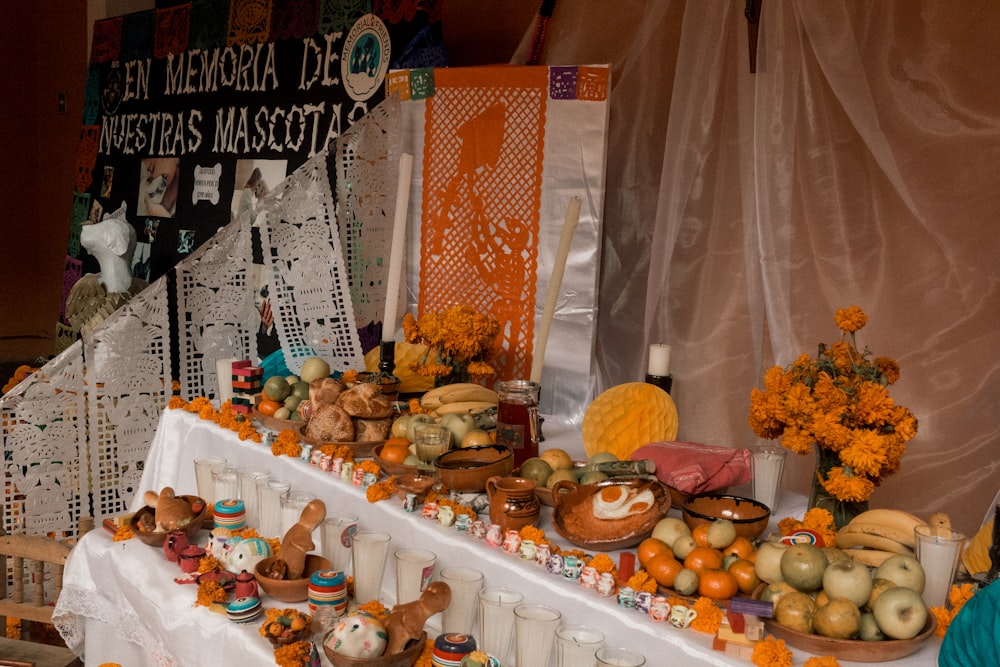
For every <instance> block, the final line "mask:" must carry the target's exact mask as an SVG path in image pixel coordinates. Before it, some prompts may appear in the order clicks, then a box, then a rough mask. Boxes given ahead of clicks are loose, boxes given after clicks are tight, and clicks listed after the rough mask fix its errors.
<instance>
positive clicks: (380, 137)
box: [337, 96, 402, 350]
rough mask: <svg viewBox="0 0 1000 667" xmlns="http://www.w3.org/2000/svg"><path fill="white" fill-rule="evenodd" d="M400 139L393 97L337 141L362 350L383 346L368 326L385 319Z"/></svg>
mask: <svg viewBox="0 0 1000 667" xmlns="http://www.w3.org/2000/svg"><path fill="white" fill-rule="evenodd" d="M401 136H402V135H401V124H400V103H399V99H398V98H396V97H394V96H392V97H389V98H388V99H386V100H385V101H384V102H383V103H382V104H380V105H379V106H377V107H376V108H375V109H373V110H372V111H370V112H369V113H367V114H366V115H365V116H364V117H362V118H361V119H360V120H359V121H358V122H356V123H354V125H352V126H351V127H350V129H348V130H346V131H345V132H344V133H343V134H342V135H341V136H340V137H339V138H338V139H337V167H338V172H337V202H338V207H339V208H338V223H339V224H338V228H339V230H340V241H341V244H342V245H343V248H344V263H345V264H346V266H347V272H348V276H349V281H350V286H351V301H352V303H353V304H354V314H355V321H356V322H357V324H358V326H359V327H362V329H359V332H358V333H359V336H361V337H362V338H361V348H362V350H370V349H371V348H373V347H375V346H376V345H377V344H378V338H375V337H374V335H375V333H376V331H374V330H371V331H369V333H368V334H367V335H369V336H372V338H371V339H365V338H364V336H365V333H364V331H365V330H364V329H363V327H365V326H366V325H368V324H369V323H371V322H381V321H382V317H384V314H385V299H386V283H387V281H388V268H389V248H390V246H391V245H392V229H393V219H394V215H395V210H396V205H395V197H396V180H397V178H398V176H397V174H398V172H399V155H400V137H401ZM394 296H396V297H398V295H394ZM388 326H390V327H396V326H398V323H389V325H388Z"/></svg>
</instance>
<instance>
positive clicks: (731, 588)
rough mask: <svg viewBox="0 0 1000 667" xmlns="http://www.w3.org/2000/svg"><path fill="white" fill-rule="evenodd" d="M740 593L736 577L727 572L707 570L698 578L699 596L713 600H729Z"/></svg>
mask: <svg viewBox="0 0 1000 667" xmlns="http://www.w3.org/2000/svg"><path fill="white" fill-rule="evenodd" d="M737 592H739V585H738V584H737V583H736V577H735V576H733V574H732V573H731V572H727V571H726V570H717V569H707V570H705V571H703V572H701V576H700V577H699V578H698V595H704V596H705V597H707V598H711V599H713V600H728V599H729V598H731V597H733V596H734V595H736V593H737Z"/></svg>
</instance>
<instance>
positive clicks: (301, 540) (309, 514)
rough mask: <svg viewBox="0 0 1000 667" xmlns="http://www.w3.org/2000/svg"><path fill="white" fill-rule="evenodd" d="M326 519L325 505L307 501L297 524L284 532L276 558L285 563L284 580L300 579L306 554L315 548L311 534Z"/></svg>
mask: <svg viewBox="0 0 1000 667" xmlns="http://www.w3.org/2000/svg"><path fill="white" fill-rule="evenodd" d="M325 518H326V504H325V503H324V502H323V501H322V500H319V499H318V498H317V499H315V500H311V501H309V504H307V505H306V506H305V507H303V508H302V513H301V514H299V520H298V523H296V524H295V525H294V526H292V527H291V528H289V529H288V531H287V532H285V536H284V537H283V538H282V539H281V551H280V553H279V554H278V557H279V558H280V559H281V560H283V561H284V562H285V577H284V578H285V579H301V578H302V571H303V570H304V569H305V564H306V554H308V553H309V552H310V551H312V550H313V549H315V548H316V545H315V544H314V543H313V539H312V533H313V531H314V530H316V527H317V526H319V524H321V523H323V519H325Z"/></svg>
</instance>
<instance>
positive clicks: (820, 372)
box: [749, 306, 917, 526]
mask: <svg viewBox="0 0 1000 667" xmlns="http://www.w3.org/2000/svg"><path fill="white" fill-rule="evenodd" d="M834 321H835V322H836V324H837V327H838V328H839V329H840V330H841V332H842V333H841V338H840V340H839V341H837V342H835V343H833V344H832V345H826V344H823V343H821V344H820V345H819V351H818V353H817V355H816V357H815V358H813V357H810V356H809V355H807V354H803V355H801V356H800V357H799V358H798V359H796V360H795V362H794V363H792V364H791V366H789V367H788V368H782V367H781V366H774V367H772V368H770V369H768V371H767V372H766V373H765V375H764V389H763V391H762V390H760V389H757V388H754V389H753V390H752V391H751V394H750V418H749V422H750V427H751V428H752V429H753V431H754V433H756V434H757V435H758V436H760V437H762V438H768V439H776V438H777V439H780V440H781V444H782V446H784V447H785V448H787V449H789V450H791V451H793V452H795V453H798V454H807V453H809V452H810V451H812V450H813V449H814V448H815V449H816V451H817V467H816V479H815V480H814V483H813V498H812V499H811V500H810V506H821V507H822V506H826V507H827V508H828V509H831V511H832V512H833V513H834V518H835V519H836V521H837V525H838V526H840V525H843V523H846V520H849V518H850V516H849V515H846V516H845V515H844V514H843V512H844V508H845V504H851V503H853V504H855V505H858V507H857V509H856V510H855V511H860V510H861V509H863V507H862V506H860V505H863V504H864V503H867V501H868V499H869V498H870V497H871V494H872V491H873V490H874V489H875V486H877V485H878V484H879V483H880V482H881V481H882V479H884V478H885V477H888V476H889V475H892V474H894V473H896V472H898V471H899V467H900V461H901V459H902V457H903V454H904V453H905V452H906V443H907V442H908V441H909V440H911V439H912V438H913V437H914V436H915V435H916V434H917V418H916V417H915V416H914V415H913V413H912V412H910V410H908V409H907V408H906V407H904V406H902V405H898V404H896V402H895V401H894V400H893V399H892V397H891V396H890V395H889V386H890V385H892V384H894V383H895V382H896V381H897V380H898V379H899V375H900V373H899V364H898V363H897V362H896V361H895V360H893V359H891V358H889V357H874V358H872V352H871V351H870V350H869V349H868V348H867V347H865V348H864V349H863V350H859V349H858V346H857V340H856V333H857V332H858V331H859V330H860V329H861V328H862V327H864V326H865V324H866V323H867V322H868V316H867V315H865V313H864V311H862V310H861V308H859V307H857V306H851V307H850V308H840V309H838V310H837V312H836V315H835V317H834ZM823 496H827V498H826V500H828V501H829V503H826V504H825V503H824V502H823V501H824V498H823Z"/></svg>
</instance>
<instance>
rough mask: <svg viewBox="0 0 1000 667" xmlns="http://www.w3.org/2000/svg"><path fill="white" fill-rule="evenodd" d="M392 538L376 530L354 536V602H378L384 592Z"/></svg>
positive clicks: (364, 531) (363, 531)
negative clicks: (383, 585) (383, 581)
mask: <svg viewBox="0 0 1000 667" xmlns="http://www.w3.org/2000/svg"><path fill="white" fill-rule="evenodd" d="M391 540H392V536H390V535H389V533H383V532H380V531H375V530H361V531H358V532H357V533H355V534H354V540H353V543H352V546H351V548H352V550H353V557H354V600H355V601H356V602H357V603H358V604H365V603H366V602H370V601H371V600H377V599H378V598H379V593H380V592H381V591H382V575H384V574H385V562H386V560H387V559H388V557H389V542H390V541H391Z"/></svg>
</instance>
